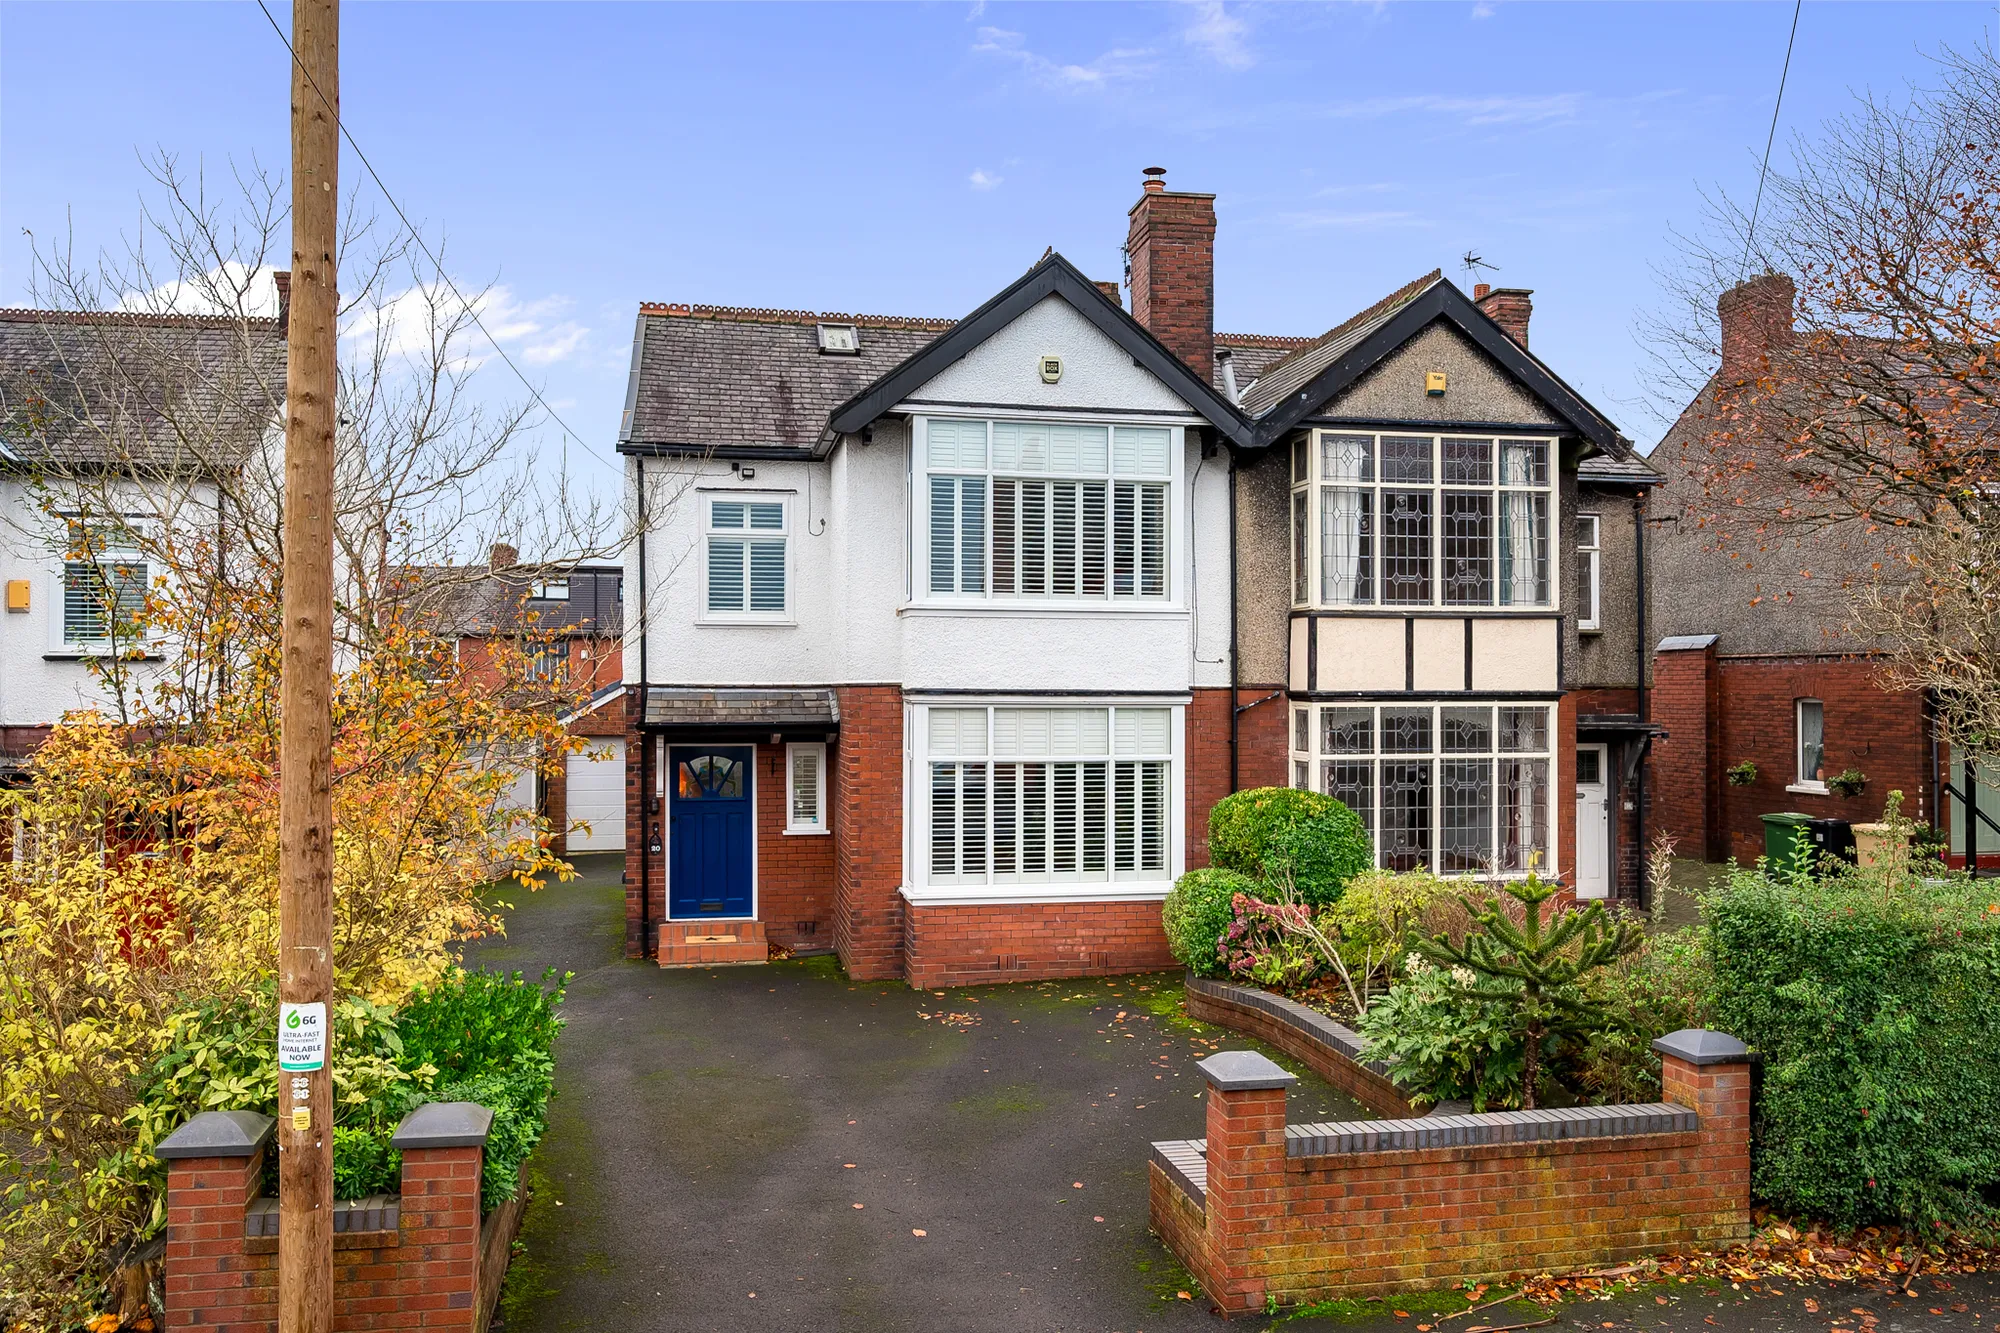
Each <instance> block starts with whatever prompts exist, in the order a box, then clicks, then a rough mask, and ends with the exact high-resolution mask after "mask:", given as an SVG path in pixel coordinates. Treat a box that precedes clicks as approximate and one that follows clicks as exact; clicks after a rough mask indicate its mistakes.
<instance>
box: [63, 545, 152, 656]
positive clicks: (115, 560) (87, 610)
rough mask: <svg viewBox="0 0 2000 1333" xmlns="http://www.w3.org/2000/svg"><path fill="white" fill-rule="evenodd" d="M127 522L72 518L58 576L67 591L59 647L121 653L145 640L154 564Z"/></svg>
mask: <svg viewBox="0 0 2000 1333" xmlns="http://www.w3.org/2000/svg"><path fill="white" fill-rule="evenodd" d="M138 547H139V540H138V536H137V534H136V533H134V532H133V531H132V529H131V528H129V527H128V526H126V525H125V524H123V523H118V522H85V521H81V520H71V521H70V523H69V529H68V547H67V549H66V550H64V552H63V553H62V565H61V572H60V574H59V575H58V578H59V587H60V591H61V594H62V611H61V619H60V622H59V624H58V626H57V643H56V646H57V647H59V648H61V649H63V650H66V651H71V652H117V651H119V650H121V649H124V648H131V647H135V646H138V645H140V644H142V643H143V642H144V641H145V638H146V628H145V624H144V620H145V612H146V592H147V590H148V589H149V588H150V587H151V586H152V573H153V571H152V567H151V566H150V564H149V563H148V562H147V560H146V557H145V556H144V555H143V554H141V553H140V551H139V549H138Z"/></svg>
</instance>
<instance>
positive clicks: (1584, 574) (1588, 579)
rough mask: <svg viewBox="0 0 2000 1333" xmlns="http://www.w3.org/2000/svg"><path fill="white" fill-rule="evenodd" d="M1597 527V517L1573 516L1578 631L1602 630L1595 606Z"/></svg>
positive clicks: (1597, 566)
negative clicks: (1574, 526) (1574, 524)
mask: <svg viewBox="0 0 2000 1333" xmlns="http://www.w3.org/2000/svg"><path fill="white" fill-rule="evenodd" d="M1597 528H1598V519H1597V515H1595V514H1578V515H1577V516H1576V627H1577V628H1578V629H1581V630H1593V629H1601V628H1603V624H1602V622H1601V621H1600V620H1599V619H1598V614H1599V613H1598V605H1597V598H1598V587H1597V580H1598V576H1599V573H1600V568H1599V565H1598V558H1599V551H1598V546H1597Z"/></svg>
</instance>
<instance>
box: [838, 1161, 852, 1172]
mask: <svg viewBox="0 0 2000 1333" xmlns="http://www.w3.org/2000/svg"><path fill="white" fill-rule="evenodd" d="M841 1165H842V1166H844V1167H846V1168H847V1169H848V1170H849V1171H852V1170H853V1169H854V1163H852V1162H842V1163H841Z"/></svg>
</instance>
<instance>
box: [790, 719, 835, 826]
mask: <svg viewBox="0 0 2000 1333" xmlns="http://www.w3.org/2000/svg"><path fill="white" fill-rule="evenodd" d="M802 754H810V755H812V756H813V762H814V763H815V764H816V765H817V766H818V767H817V768H816V769H815V772H816V773H817V774H818V777H817V780H816V781H815V782H814V783H813V797H814V806H815V809H814V811H813V820H812V822H811V823H809V824H801V823H800V822H799V818H798V815H799V798H798V781H799V769H798V763H799V759H798V757H799V756H800V755H802ZM832 831H833V830H832V829H830V828H828V827H827V823H826V742H825V741H787V742H786V743H785V833H786V834H787V835H788V836H790V837H809V838H816V837H824V836H825V835H827V834H829V833H831V832H832Z"/></svg>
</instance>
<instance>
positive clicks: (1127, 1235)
mask: <svg viewBox="0 0 2000 1333" xmlns="http://www.w3.org/2000/svg"><path fill="white" fill-rule="evenodd" d="M580 861H581V866H582V868H583V870H584V874H583V876H582V878H581V879H580V880H578V881H577V882H575V883H572V884H568V885H557V886H552V887H550V888H547V889H544V890H542V891H541V892H540V893H537V894H532V895H530V894H527V893H525V892H516V893H513V894H509V895H503V896H507V897H510V898H511V899H512V900H513V901H514V902H515V904H516V906H515V910H513V911H512V912H511V913H510V914H509V924H508V938H506V939H504V940H493V941H486V942H483V943H481V944H480V945H478V946H476V947H475V948H474V949H472V950H471V951H470V954H471V956H470V957H468V959H467V961H468V962H469V963H473V964H476V965H480V966H485V967H489V968H507V969H521V970H525V971H529V972H531V973H539V972H540V971H541V969H543V968H544V967H551V966H553V967H558V968H563V969H567V970H570V971H573V972H575V973H576V974H577V975H576V979H575V980H574V981H573V982H572V983H571V984H570V988H569V1000H568V1004H567V1006H566V1012H567V1015H568V1019H569V1026H568V1028H567V1029H566V1030H565V1031H564V1033H563V1035H562V1038H561V1041H560V1045H559V1048H558V1051H557V1058H558V1069H557V1087H558V1096H557V1098H556V1101H555V1103H554V1105H553V1106H552V1108H551V1115H550V1125H549V1132H548V1135H547V1137H546V1138H545V1139H544V1140H543V1142H542V1146H541V1148H540V1150H539V1151H538V1152H537V1154H536V1156H535V1158H534V1160H533V1161H532V1162H531V1164H530V1168H529V1169H530V1176H531V1180H532V1182H533V1185H534V1198H533V1202H532V1204H531V1205H530V1207H529V1209H528V1214H527V1221H526V1224H525V1227H524V1229H523V1233H522V1241H523V1250H522V1252H521V1253H520V1254H519V1255H518V1256H517V1258H516V1259H515V1261H514V1265H513V1268H512V1270H511V1271H510V1273H509V1275H508V1280H507V1289H506V1292H505V1293H504V1295H503V1297H502V1306H501V1315H502V1318H503V1319H504V1321H505V1325H506V1333H560V1331H561V1330H569V1329H590V1330H602V1329H607V1328H608V1329H620V1330H624V1329H643V1330H647V1331H648V1333H653V1331H655V1330H672V1331H673V1333H679V1331H680V1330H709V1329H718V1330H721V1329H727V1330H739V1329H740V1330H765V1329H769V1330H793V1329H798V1330H815V1331H816V1333H818V1331H827V1333H831V1331H835V1330H838V1331H840V1333H849V1331H852V1333H873V1331H874V1330H926V1331H928V1330H940V1331H944V1330H951V1331H956V1330H969V1331H973V1333H983V1331H984V1330H995V1331H996V1333H1058V1331H1062V1333H1070V1331H1072V1330H1074V1331H1078V1333H1083V1331H1088V1333H1149V1331H1151V1333H1168V1331H1169V1330H1197V1329H1198V1330H1204V1331H1205V1333H1217V1331H1218V1330H1221V1329H1222V1328H1224V1327H1226V1326H1225V1325H1224V1324H1223V1323H1222V1322H1221V1321H1220V1320H1218V1319H1216V1318H1215V1317H1214V1316H1213V1315H1212V1314H1210V1313H1209V1310H1208V1306H1207V1303H1206V1302H1205V1301H1203V1300H1201V1299H1200V1293H1199V1292H1198V1291H1196V1290H1195V1288H1194V1286H1193V1284H1192V1282H1191V1281H1190V1280H1189V1278H1188V1277H1187V1275H1186V1274H1185V1273H1183V1272H1182V1271H1181V1270H1180V1268H1179V1266H1178V1265H1177V1264H1176V1263H1175V1262H1174V1261H1173V1259H1172V1258H1171V1257H1170V1256H1169V1255H1168V1254H1167V1252H1166V1251H1165V1249H1164V1248H1163V1247H1162V1246H1161V1245H1160V1244H1159V1242H1158V1241H1156V1240H1154V1239H1153V1238H1152V1236H1151V1235H1150V1233H1149V1232H1148V1230H1147V1215H1146V1160H1147V1152H1148V1148H1147V1145H1148V1144H1149V1143H1150V1142H1151V1141H1152V1140H1155V1139H1166V1138H1192V1137H1198V1136H1199V1135H1200V1134H1201V1133H1202V1119H1203V1104H1202V1101H1201V1097H1200V1091H1201V1087H1202V1083H1201V1076H1200V1074H1199V1072H1198V1071H1196V1070H1195V1069H1194V1068H1193V1066H1194V1062H1195V1061H1197V1060H1199V1059H1201V1058H1202V1057H1204V1056H1205V1055H1207V1054H1209V1053H1210V1052H1211V1051H1213V1050H1217V1049H1221V1048H1222V1047H1224V1046H1225V1045H1226V1046H1228V1047H1231V1048H1236V1047H1241V1046H1245V1045H1254V1044H1255V1043H1249V1042H1246V1041H1245V1040H1244V1039H1243V1038H1241V1037H1239V1036H1236V1035H1234V1034H1229V1033H1224V1032H1221V1031H1218V1030H1215V1029H1204V1028H1196V1027H1194V1026H1193V1025H1190V1024H1189V1023H1187V1022H1186V1020H1185V1019H1184V1018H1183V1017H1182V1016H1181V1014H1180V1008H1179V999H1178V996H1179V978H1178V977H1177V976H1173V975H1156V976H1148V977H1121V978H1117V979H1115V980H1110V981H1086V982H1067V983H1047V984H1033V983H1029V984H1021V985H1015V986H993V987H980V988H976V989H971V990H955V991H951V992H947V993H944V994H939V993H937V992H927V991H913V990H911V989H909V988H908V987H906V986H903V985H901V984H890V983H873V984H853V983H850V982H848V981H847V980H846V978H845V977H844V975H843V974H842V973H841V972H840V970H839V968H838V967H837V966H835V965H834V963H833V961H832V960H831V959H813V960H806V961H803V962H792V963H783V964H776V965H772V966H768V967H737V968H718V969H713V970H703V971H672V972H668V971H662V970H660V969H658V968H656V967H652V966H649V965H645V964H640V963H633V962H628V961H626V960H625V958H624V956H623V952H622V947H623V939H624V928H623V912H624V894H623V890H622V888H620V886H619V883H618V879H619V872H620V870H621V868H622V866H621V864H620V862H619V860H618V859H617V858H615V857H591V858H581V859H580ZM1265 1053H1266V1054H1271V1055H1273V1056H1274V1058H1279V1059H1280V1060H1281V1062H1283V1063H1285V1064H1286V1065H1287V1067H1289V1068H1292V1069H1293V1070H1294V1071H1295V1072H1303V1071H1300V1070H1299V1068H1298V1066H1297V1065H1296V1064H1295V1063H1294V1062H1291V1061H1289V1060H1285V1059H1284V1058H1283V1057H1278V1056H1276V1055H1275V1053H1274V1052H1271V1051H1269V1050H1268V1049H1267V1048H1266V1050H1265ZM1291 1108H1292V1118H1293V1119H1294V1120H1306V1119H1313V1120H1318V1119H1348V1118H1358V1117H1359V1116H1361V1115H1363V1114H1364V1113H1363V1112H1362V1111H1361V1110H1360V1108H1358V1107H1356V1106H1355V1105H1354V1104H1353V1103H1351V1102H1349V1101H1347V1100H1346V1099H1344V1098H1342V1097H1341V1096H1340V1095H1339V1094H1338V1093H1336V1092H1334V1091H1333V1090H1332V1089H1330V1088H1328V1087H1327V1086H1326V1085H1325V1084H1324V1083H1322V1082H1320V1081H1318V1080H1317V1079H1314V1078H1312V1077H1310V1076H1307V1077H1305V1078H1304V1079H1302V1082H1301V1084H1300V1086H1298V1087H1296V1088H1294V1089H1293V1095H1292V1100H1291ZM1958 1282H1959V1289H1958V1291H1957V1293H1950V1294H1948V1292H1947V1291H1935V1292H1930V1293H1920V1294H1919V1298H1918V1299H1917V1300H1915V1301H1905V1300H1901V1299H1896V1300H1893V1301H1892V1300H1891V1298H1890V1297H1889V1296H1887V1295H1877V1296H1867V1295H1864V1294H1863V1293H1860V1292H1856V1291H1854V1290H1852V1289H1847V1290H1840V1289H1822V1288H1825V1284H1811V1286H1812V1288H1815V1289H1822V1290H1818V1292H1817V1294H1818V1295H1819V1301H1818V1306H1819V1308H1820V1309H1823V1310H1825V1311H1827V1313H1823V1314H1822V1313H1816V1312H1815V1313H1807V1312H1806V1311H1805V1309H1804V1305H1803V1300H1804V1298H1805V1297H1806V1296H1807V1295H1808V1294H1809V1291H1808V1290H1801V1289H1800V1287H1798V1286H1792V1287H1791V1290H1789V1291H1787V1292H1785V1293H1784V1294H1783V1295H1782V1296H1769V1295H1760V1294H1758V1293H1757V1292H1755V1291H1752V1290H1743V1291H1732V1290H1730V1289H1729V1288H1728V1287H1726V1286H1725V1287H1722V1288H1721V1289H1719V1290H1715V1289H1703V1288H1700V1287H1697V1286H1694V1285H1675V1286H1660V1287H1652V1288H1642V1289H1641V1290H1640V1291H1639V1292H1636V1293H1633V1294H1631V1295H1629V1296H1626V1297H1622V1298H1620V1299H1619V1300H1617V1301H1614V1302H1610V1303H1598V1302H1586V1303H1582V1304H1579V1305H1572V1306H1569V1307H1566V1308H1565V1309H1564V1310H1563V1311H1562V1312H1561V1314H1560V1317H1559V1319H1558V1321H1557V1323H1556V1324H1555V1325H1554V1326H1553V1330H1552V1333H1563V1330H1565V1329H1591V1330H1603V1329H1611V1328H1616V1329H1648V1330H1654V1329H1657V1330H1669V1331H1676V1330H1677V1331H1679V1333H1714V1330H1716V1329H1732V1330H1742V1331H1743V1333H1750V1331H1751V1330H1756V1331H1757V1333H1780V1331H1789V1330H1831V1328H1832V1325H1833V1321H1834V1320H1835V1319H1840V1320H1842V1321H1843V1322H1844V1323H1845V1324H1847V1325H1848V1326H1849V1327H1852V1324H1853V1318H1852V1316H1851V1315H1849V1314H1848V1313H1847V1311H1848V1308H1849V1307H1850V1306H1859V1305H1863V1304H1868V1305H1870V1306H1880V1307H1881V1313H1882V1318H1883V1327H1884V1329H1885V1330H1887V1333H1931V1330H1937V1331H1938V1333H1986V1330H1988V1329H1992V1330H1995V1333H2000V1282H1995V1281H1993V1280H1991V1279H1990V1278H1977V1279H1973V1278H1960V1279H1958ZM1787 1285H1788V1286H1790V1285H1791V1284H1787ZM1926 1285H1928V1284H1926V1283H1922V1282H1920V1283H1919V1286H1920V1287H1922V1286H1926ZM1939 1285H1942V1284H1939ZM1181 1291H1188V1292H1190V1293H1191V1294H1193V1296H1194V1297H1195V1299H1193V1300H1182V1299H1179V1297H1178V1295H1177V1293H1179V1292H1181ZM1897 1295H1898V1296H1900V1293H1898V1294H1897ZM1454 1308H1456V1309H1463V1308H1464V1299H1463V1298H1462V1297H1458V1296H1455V1295H1451V1294H1441V1295H1440V1296H1437V1297H1429V1298H1423V1297H1410V1298H1404V1297H1398V1298H1396V1300H1395V1301H1393V1302H1387V1303H1384V1302H1359V1303H1352V1304H1350V1305H1347V1306H1344V1307H1342V1308H1340V1309H1336V1310H1332V1311H1329V1312H1328V1314H1327V1317H1324V1318H1313V1319H1310V1320H1297V1321H1290V1320H1288V1321H1286V1322H1285V1324H1284V1330H1285V1333H1305V1331H1306V1330H1307V1329H1322V1328H1336V1327H1338V1328H1342V1329H1346V1330H1362V1329H1370V1330H1375V1331H1376V1333H1386V1330H1388V1329H1392V1328H1394V1329H1402V1330H1414V1329H1415V1328H1416V1327H1417V1326H1419V1325H1429V1324H1431V1322H1432V1320H1431V1319H1428V1318H1426V1317H1425V1316H1426V1312H1436V1311H1442V1310H1448V1309H1454ZM1517 1311H1518V1312H1517ZM1399 1312H1408V1313H1407V1314H1404V1315H1403V1317H1400V1318H1399V1317H1397V1315H1398V1313H1399ZM1835 1312H1838V1313H1835ZM1501 1315H1505V1316H1507V1317H1506V1318H1495V1316H1501ZM1541 1317H1542V1312H1541V1311H1540V1310H1537V1309H1534V1308H1533V1307H1527V1308H1525V1309H1520V1308H1519V1307H1509V1308H1503V1309H1499V1310H1494V1311H1491V1312H1487V1313H1486V1314H1485V1318H1487V1319H1488V1320H1490V1321H1491V1322H1492V1323H1495V1324H1505V1323H1517V1322H1522V1321H1528V1320H1538V1319H1540V1318H1541ZM1263 1322H1265V1321H1256V1322H1255V1323H1251V1324H1249V1325H1248V1326H1251V1327H1255V1326H1259V1325H1261V1324H1262V1323H1263ZM1476 1322H1478V1321H1477V1320H1466V1321H1465V1322H1464V1323H1460V1322H1458V1321H1453V1322H1451V1323H1448V1324H1443V1325H1441V1326H1439V1327H1440V1328H1441V1330H1443V1333H1451V1331H1452V1330H1460V1329H1463V1328H1464V1327H1465V1325H1466V1324H1472V1323H1476ZM1841 1333H1846V1330H1845V1329H1843V1330H1842V1331H1841Z"/></svg>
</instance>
